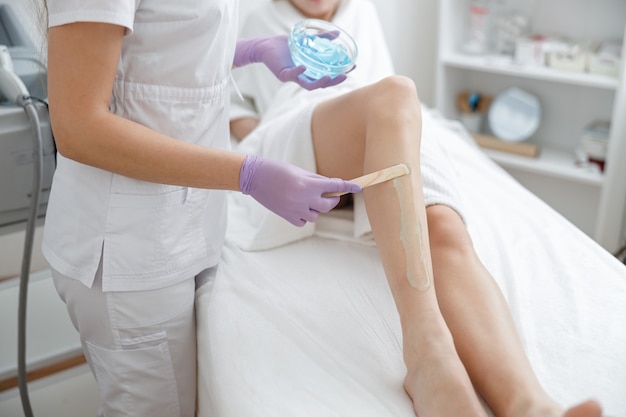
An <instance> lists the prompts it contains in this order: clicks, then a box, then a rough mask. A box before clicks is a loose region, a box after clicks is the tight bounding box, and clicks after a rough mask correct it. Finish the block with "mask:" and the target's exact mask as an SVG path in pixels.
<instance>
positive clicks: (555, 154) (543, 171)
mask: <svg viewBox="0 0 626 417" xmlns="http://www.w3.org/2000/svg"><path fill="white" fill-rule="evenodd" d="M483 151H484V152H485V153H486V154H487V155H488V156H489V157H490V158H491V159H493V160H494V161H495V162H497V163H498V164H499V165H500V166H502V167H504V168H511V169H517V170H520V171H525V172H530V173H535V174H540V175H546V176H551V177H554V178H561V179H565V180H568V181H574V182H578V183H580V184H585V185H591V186H595V187H600V186H602V184H603V183H604V175H603V174H602V173H601V172H599V170H598V169H596V168H595V167H594V166H591V165H590V166H588V167H579V166H577V165H576V163H575V159H574V155H572V154H570V153H568V152H564V151H560V150H556V149H550V148H541V150H540V152H539V156H538V157H536V158H529V157H525V156H519V155H514V154H510V153H507V152H500V151H494V150H491V149H483Z"/></svg>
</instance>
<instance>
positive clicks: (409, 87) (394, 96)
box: [370, 75, 421, 121]
mask: <svg viewBox="0 0 626 417" xmlns="http://www.w3.org/2000/svg"><path fill="white" fill-rule="evenodd" d="M371 96H372V97H371V100H370V104H371V116H372V117H376V118H387V119H389V118H391V119H406V120H412V119H413V120H416V121H419V120H420V117H421V111H420V102H419V98H418V95H417V89H416V87H415V83H414V82H413V80H411V79H410V78H408V77H404V76H401V75H393V76H390V77H387V78H384V79H382V80H381V81H379V82H377V83H376V84H374V85H372V94H371Z"/></svg>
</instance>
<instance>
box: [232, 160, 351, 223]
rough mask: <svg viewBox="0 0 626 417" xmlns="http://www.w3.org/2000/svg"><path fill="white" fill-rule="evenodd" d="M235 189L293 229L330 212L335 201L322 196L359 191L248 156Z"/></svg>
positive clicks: (289, 167)
mask: <svg viewBox="0 0 626 417" xmlns="http://www.w3.org/2000/svg"><path fill="white" fill-rule="evenodd" d="M239 187H240V188H241V192H242V193H244V194H249V195H251V196H252V197H253V198H254V199H255V200H257V201H258V202H259V203H261V204H262V205H263V206H265V207H266V208H267V209H269V210H271V211H273V212H274V213H276V214H278V215H279V216H281V217H282V218H284V219H285V220H287V221H288V222H290V223H292V224H294V225H296V226H304V224H305V223H306V222H315V221H316V220H317V218H318V216H319V214H320V213H326V212H328V211H330V210H332V209H333V208H334V207H335V206H336V205H337V204H338V203H339V197H322V194H324V193H335V192H348V193H358V192H360V191H361V187H360V186H358V185H357V184H354V183H352V182H349V181H344V180H342V179H339V178H327V177H324V176H321V175H318V174H315V173H313V172H309V171H306V170H304V169H302V168H299V167H297V166H294V165H290V164H288V163H285V162H281V161H276V160H272V159H267V158H262V157H260V156H256V155H248V156H247V157H246V159H245V160H244V162H243V165H242V166H241V173H240V176H239Z"/></svg>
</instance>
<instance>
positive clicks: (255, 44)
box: [233, 34, 346, 90]
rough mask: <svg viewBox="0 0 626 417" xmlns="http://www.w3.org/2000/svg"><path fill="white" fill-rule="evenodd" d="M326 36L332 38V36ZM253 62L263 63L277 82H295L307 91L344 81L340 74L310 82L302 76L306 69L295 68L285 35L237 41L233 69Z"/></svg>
mask: <svg viewBox="0 0 626 417" xmlns="http://www.w3.org/2000/svg"><path fill="white" fill-rule="evenodd" d="M328 36H332V34H329V35H328ZM335 36H336V35H335ZM253 62H262V63H264V64H265V66H267V68H269V69H270V71H272V73H273V74H274V75H275V76H276V78H278V79H279V80H281V81H283V82H286V81H293V82H296V83H298V85H300V87H302V88H305V89H307V90H315V89H316V88H325V87H330V86H333V85H337V84H339V83H341V82H343V81H344V80H345V79H346V75H345V74H340V75H338V76H336V77H335V78H331V77H330V76H328V75H327V76H324V77H322V78H320V79H319V80H312V79H310V78H308V77H306V76H305V75H303V74H302V73H303V72H304V71H306V67H305V66H304V65H299V66H297V67H296V66H295V64H294V62H293V60H292V59H291V54H290V53H289V45H288V44H287V35H276V36H267V37H259V38H248V39H239V40H238V41H237V48H236V49H235V59H234V61H233V64H234V65H235V67H242V66H244V65H248V64H250V63H253Z"/></svg>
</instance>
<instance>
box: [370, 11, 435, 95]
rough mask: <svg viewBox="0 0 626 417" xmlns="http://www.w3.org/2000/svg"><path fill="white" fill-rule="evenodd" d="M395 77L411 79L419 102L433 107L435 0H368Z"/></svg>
mask: <svg viewBox="0 0 626 417" xmlns="http://www.w3.org/2000/svg"><path fill="white" fill-rule="evenodd" d="M372 1H373V2H374V4H375V5H376V7H377V9H378V13H379V15H380V18H381V21H382V24H383V29H384V31H385V36H386V38H387V43H388V44H389V48H390V50H391V54H392V56H393V60H394V64H395V66H396V71H397V73H398V74H402V75H406V76H409V77H411V78H412V79H413V80H414V81H415V84H416V85H417V90H418V93H419V95H420V99H421V100H422V102H423V103H425V104H427V105H429V106H432V105H434V95H435V91H434V89H435V60H436V57H437V32H438V29H437V20H438V9H439V1H438V0H372Z"/></svg>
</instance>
